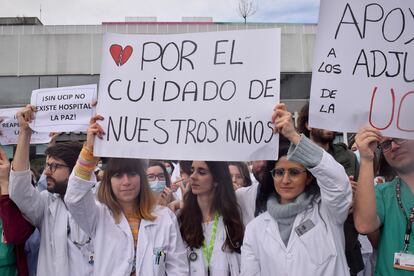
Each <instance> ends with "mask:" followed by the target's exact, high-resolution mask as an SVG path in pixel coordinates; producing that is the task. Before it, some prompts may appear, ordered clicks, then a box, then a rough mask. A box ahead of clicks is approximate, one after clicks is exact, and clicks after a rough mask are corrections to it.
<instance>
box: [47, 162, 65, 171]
mask: <svg viewBox="0 0 414 276" xmlns="http://www.w3.org/2000/svg"><path fill="white" fill-rule="evenodd" d="M60 168H69V166H67V165H65V164H59V163H46V164H45V170H47V169H49V170H50V172H51V173H54V172H55V171H56V170H57V169H60Z"/></svg>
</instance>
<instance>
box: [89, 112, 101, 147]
mask: <svg viewBox="0 0 414 276" xmlns="http://www.w3.org/2000/svg"><path fill="white" fill-rule="evenodd" d="M103 119H104V117H102V116H101V115H95V116H93V117H92V118H91V120H90V123H89V127H88V131H87V133H86V144H85V145H86V147H87V148H89V149H90V150H93V146H94V144H95V136H98V138H99V139H102V138H103V135H104V134H105V132H104V130H103V128H102V127H101V126H100V125H99V123H98V121H102V120H103Z"/></svg>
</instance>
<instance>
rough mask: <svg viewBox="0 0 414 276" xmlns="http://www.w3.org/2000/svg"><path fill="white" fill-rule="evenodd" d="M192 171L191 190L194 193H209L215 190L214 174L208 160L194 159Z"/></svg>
mask: <svg viewBox="0 0 414 276" xmlns="http://www.w3.org/2000/svg"><path fill="white" fill-rule="evenodd" d="M191 171H192V174H191V176H190V178H191V192H192V193H193V194H194V195H203V194H209V193H211V192H213V191H214V180H213V175H212V174H211V172H210V170H209V168H208V166H207V163H206V162H204V161H193V163H192V165H191Z"/></svg>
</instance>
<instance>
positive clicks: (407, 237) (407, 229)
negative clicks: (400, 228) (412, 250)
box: [395, 178, 414, 252]
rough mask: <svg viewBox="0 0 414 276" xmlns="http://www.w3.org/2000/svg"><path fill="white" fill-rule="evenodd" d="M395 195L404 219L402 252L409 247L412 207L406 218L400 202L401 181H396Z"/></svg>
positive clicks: (412, 219) (413, 218) (413, 209)
mask: <svg viewBox="0 0 414 276" xmlns="http://www.w3.org/2000/svg"><path fill="white" fill-rule="evenodd" d="M395 195H396V196H397V202H398V206H400V209H401V211H402V212H403V214H404V216H405V219H406V223H407V224H406V226H405V235H404V252H407V251H408V246H409V245H410V236H411V225H412V223H413V221H414V206H413V207H411V211H410V214H409V215H408V217H407V214H406V213H405V210H404V206H403V204H402V200H401V179H400V178H399V179H398V182H397V185H396V186H395Z"/></svg>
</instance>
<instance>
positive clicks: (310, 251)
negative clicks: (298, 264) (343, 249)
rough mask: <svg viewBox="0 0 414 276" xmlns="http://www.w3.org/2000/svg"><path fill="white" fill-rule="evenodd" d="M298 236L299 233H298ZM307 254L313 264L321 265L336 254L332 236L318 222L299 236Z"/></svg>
mask: <svg viewBox="0 0 414 276" xmlns="http://www.w3.org/2000/svg"><path fill="white" fill-rule="evenodd" d="M298 236H299V235H298ZM299 240H300V241H301V242H302V244H303V246H304V247H305V249H306V252H307V255H308V257H309V258H310V260H311V261H312V262H313V263H314V264H315V265H321V264H323V263H325V262H326V261H328V260H329V259H330V258H332V257H333V256H335V255H336V252H335V249H334V247H333V244H332V236H331V235H330V234H329V233H328V231H327V229H326V228H325V226H324V225H322V224H321V223H320V222H319V223H317V224H316V225H315V227H313V228H312V229H310V230H309V231H307V232H306V233H303V234H302V235H300V236H299Z"/></svg>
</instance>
